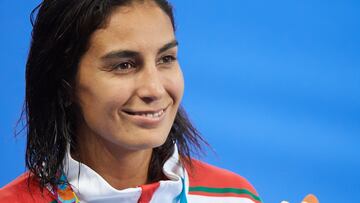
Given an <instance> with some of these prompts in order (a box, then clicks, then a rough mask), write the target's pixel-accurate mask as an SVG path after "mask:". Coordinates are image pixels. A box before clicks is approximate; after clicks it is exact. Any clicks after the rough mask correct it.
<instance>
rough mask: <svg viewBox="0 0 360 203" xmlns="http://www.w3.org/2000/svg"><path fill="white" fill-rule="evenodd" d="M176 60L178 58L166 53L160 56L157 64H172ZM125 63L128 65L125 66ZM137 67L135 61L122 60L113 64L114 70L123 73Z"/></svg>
mask: <svg viewBox="0 0 360 203" xmlns="http://www.w3.org/2000/svg"><path fill="white" fill-rule="evenodd" d="M176 60H177V58H176V57H175V56H172V55H166V56H163V57H161V58H160V60H159V62H158V63H157V65H163V64H171V63H173V62H174V61H176ZM124 65H125V66H126V67H124ZM129 66H131V67H129ZM136 67H137V65H136V63H134V62H132V61H126V62H121V63H118V64H115V65H113V66H112V70H114V71H119V72H122V73H127V72H130V71H131V69H135V68H136Z"/></svg>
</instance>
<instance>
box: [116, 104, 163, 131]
mask: <svg viewBox="0 0 360 203" xmlns="http://www.w3.org/2000/svg"><path fill="white" fill-rule="evenodd" d="M166 110H167V108H163V109H160V110H146V111H133V110H123V111H122V112H123V114H124V115H125V116H126V117H127V118H128V119H129V121H131V122H133V123H134V124H136V125H138V126H142V127H145V128H154V127H157V126H158V125H160V124H161V123H162V121H163V120H164V117H165V115H166Z"/></svg>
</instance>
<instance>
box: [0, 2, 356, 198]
mask: <svg viewBox="0 0 360 203" xmlns="http://www.w3.org/2000/svg"><path fill="white" fill-rule="evenodd" d="M38 2H39V1H35V0H32V1H25V0H22V1H11V0H0V25H1V26H0V29H1V31H0V44H1V49H0V56H1V60H0V95H1V99H0V162H1V163H2V164H1V166H2V167H1V169H0V187H1V186H3V185H5V184H6V183H7V182H9V181H10V180H12V179H13V178H15V177H16V176H17V175H19V174H20V173H22V172H24V171H25V170H26V169H25V167H24V146H25V137H24V136H20V137H18V138H16V139H15V138H14V137H13V130H14V126H15V123H16V121H17V119H18V117H19V116H20V112H21V108H22V104H23V100H24V64H25V61H26V56H27V52H28V48H29V43H30V33H31V25H30V22H29V13H30V11H31V9H32V8H34V7H35V6H36V4H37V3H38ZM172 2H173V4H174V6H175V15H176V18H177V37H178V40H179V42H180V56H179V58H180V62H181V65H182V68H183V71H184V75H185V82H186V87H185V96H184V100H183V105H184V106H185V108H186V109H187V111H188V113H189V115H190V117H191V118H192V120H193V121H194V123H195V125H196V126H197V127H198V128H199V130H200V131H201V132H202V134H203V136H204V137H205V138H206V139H207V140H208V141H209V143H210V144H211V145H212V147H213V148H214V150H215V151H216V154H214V153H212V152H211V151H210V150H209V153H208V156H207V157H205V158H204V159H205V160H206V161H208V162H210V163H212V164H215V165H218V166H221V167H224V168H227V169H230V170H232V171H235V172H237V173H239V174H241V175H243V176H245V177H246V178H247V179H249V180H250V182H252V184H253V185H254V186H255V187H256V188H257V190H258V192H259V193H260V195H261V197H262V199H263V200H264V201H265V202H269V203H273V202H274V203H275V202H280V201H281V200H288V201H290V202H294V203H295V202H296V203H297V202H300V200H301V198H302V197H304V196H305V195H306V194H307V193H314V194H316V195H317V196H318V197H319V199H320V202H322V203H332V202H334V203H335V202H360V197H359V194H360V173H359V171H360V159H359V154H360V149H359V145H360V20H359V19H360V2H359V1H355V0H353V1H351V0H337V1H322V0H312V1H310V0H303V1H295V0H274V1H265V0H251V1H250V0H241V1H237V0H224V1H215V0H197V1H190V0H173V1H172Z"/></svg>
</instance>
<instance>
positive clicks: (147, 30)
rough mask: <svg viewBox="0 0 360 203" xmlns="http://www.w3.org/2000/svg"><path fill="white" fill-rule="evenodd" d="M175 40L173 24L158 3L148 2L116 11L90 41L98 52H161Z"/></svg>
mask: <svg viewBox="0 0 360 203" xmlns="http://www.w3.org/2000/svg"><path fill="white" fill-rule="evenodd" d="M174 38H175V36H174V31H173V27H172V24H171V20H170V18H169V16H167V14H166V13H165V12H164V11H163V10H161V9H160V8H159V7H158V6H157V5H156V4H155V3H152V2H148V1H145V2H144V3H134V4H131V5H129V6H124V7H119V8H116V9H114V11H113V12H112V14H111V15H110V16H109V18H108V19H107V21H106V24H105V26H104V27H103V28H101V29H98V30H96V31H95V32H94V33H93V35H92V37H91V39H90V49H91V48H92V47H96V49H97V52H106V51H112V50H117V49H133V50H139V51H141V50H151V49H158V48H159V47H161V46H163V45H164V44H166V43H168V42H169V41H172V40H173V39H174Z"/></svg>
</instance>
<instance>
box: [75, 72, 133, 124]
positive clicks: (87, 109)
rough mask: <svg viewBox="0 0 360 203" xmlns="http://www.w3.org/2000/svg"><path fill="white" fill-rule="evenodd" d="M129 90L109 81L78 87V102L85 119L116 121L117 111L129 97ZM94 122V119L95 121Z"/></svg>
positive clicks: (122, 85)
mask: <svg viewBox="0 0 360 203" xmlns="http://www.w3.org/2000/svg"><path fill="white" fill-rule="evenodd" d="M129 92H130V91H129V88H127V86H126V85H124V84H117V83H116V82H115V81H111V80H110V79H109V80H108V81H107V82H104V81H102V82H100V81H98V82H96V85H86V84H83V85H81V86H80V88H79V91H78V100H79V102H80V107H81V109H82V112H83V116H84V117H85V119H86V117H90V118H93V117H102V118H104V117H106V118H107V119H109V117H112V119H116V116H117V115H116V112H117V110H118V109H119V108H120V107H121V106H122V105H123V104H124V103H126V102H127V100H128V98H129V97H130V96H129V95H128V94H129ZM95 120H96V119H95Z"/></svg>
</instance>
